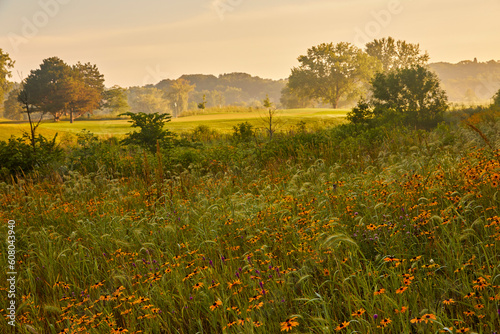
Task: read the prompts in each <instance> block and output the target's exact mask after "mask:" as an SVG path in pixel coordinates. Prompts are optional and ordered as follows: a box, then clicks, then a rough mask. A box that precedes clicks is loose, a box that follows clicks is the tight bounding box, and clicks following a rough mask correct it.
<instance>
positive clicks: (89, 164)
mask: <svg viewBox="0 0 500 334" xmlns="http://www.w3.org/2000/svg"><path fill="white" fill-rule="evenodd" d="M449 118H450V119H449V120H448V121H447V122H445V123H442V124H441V125H439V126H438V127H437V128H436V129H433V130H430V131H423V130H414V129H413V130H412V129H408V128H396V127H390V126H385V127H384V126H380V127H376V128H371V129H361V128H360V127H359V126H351V125H343V126H338V127H335V128H329V129H323V130H316V131H307V129H290V131H288V132H287V133H281V134H276V135H275V136H273V139H272V140H269V139H268V138H265V137H263V136H262V137H253V138H250V139H249V140H236V139H231V138H230V137H228V136H220V135H217V133H214V132H211V131H209V129H206V128H205V129H204V130H203V131H201V130H200V131H198V133H197V134H196V133H195V132H193V133H191V134H186V135H185V136H184V138H183V139H182V140H181V141H179V145H177V146H176V147H174V148H172V149H169V150H158V152H157V153H156V154H151V153H144V152H143V151H142V150H140V149H139V148H133V147H131V148H124V147H121V146H120V145H119V143H118V141H117V140H115V139H113V138H110V139H107V140H101V139H99V138H97V137H96V136H94V135H93V134H92V133H88V132H84V133H82V134H80V135H79V137H78V141H77V142H76V143H70V144H68V145H67V147H65V157H64V159H63V160H61V161H59V162H57V163H54V164H53V165H50V166H47V167H46V168H45V169H44V170H41V171H38V172H34V173H31V174H27V175H24V176H17V177H16V176H12V177H4V182H2V183H0V203H1V204H0V205H1V207H2V211H1V213H0V216H1V217H0V218H1V220H2V221H3V222H7V221H8V220H9V219H14V220H15V221H16V223H17V227H16V242H17V244H16V247H17V255H16V256H17V263H16V266H17V268H18V272H19V275H18V281H17V293H18V304H17V318H16V320H17V332H18V333H279V332H290V333H365V334H366V333H488V334H491V333H498V332H499V331H500V265H499V246H500V208H499V203H500V202H499V198H498V197H499V186H498V185H499V182H500V150H499V148H500V122H499V117H498V113H495V112H493V111H486V112H483V113H479V114H474V115H468V114H463V115H460V114H459V113H458V112H456V113H455V114H454V115H452V116H450V117H449ZM464 119H465V122H463V121H462V120H464ZM466 124H469V125H466ZM0 234H1V235H4V236H7V224H2V228H1V229H0ZM5 238H6V237H5ZM0 252H1V254H0V264H1V266H2V268H6V267H7V256H6V254H7V244H6V243H5V242H4V243H2V244H1V246H0ZM2 282H6V281H5V279H4V278H2ZM0 286H1V287H2V288H1V290H2V291H0V293H1V294H2V295H5V294H6V291H7V289H6V288H4V287H6V286H7V284H6V283H1V284H0ZM7 306H8V305H7V299H6V298H3V297H2V298H1V299H0V309H2V311H1V313H2V314H5V310H6V309H7ZM9 329H10V327H9V326H8V324H7V319H6V318H5V317H2V320H0V332H2V333H4V332H6V331H7V330H9Z"/></svg>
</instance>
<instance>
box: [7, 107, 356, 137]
mask: <svg viewBox="0 0 500 334" xmlns="http://www.w3.org/2000/svg"><path fill="white" fill-rule="evenodd" d="M348 111H349V110H348V109H287V110H278V111H276V125H277V129H278V131H279V130H282V131H283V130H288V129H293V128H294V127H296V126H297V125H298V124H299V122H301V121H302V122H304V123H305V124H306V127H308V128H318V127H324V126H328V125H336V124H340V123H342V122H344V118H345V116H346V114H347V112H348ZM265 118H266V111H264V110H260V111H255V112H245V113H223V114H222V113H217V114H208V115H196V116H187V117H180V118H177V119H172V121H171V122H170V123H169V124H168V128H169V129H170V130H171V131H173V132H175V133H182V132H189V131H191V130H193V129H194V128H196V127H197V126H199V125H202V124H203V125H207V126H209V127H210V128H212V129H214V130H217V131H219V132H222V133H230V132H231V131H232V129H233V126H235V125H237V124H239V123H242V122H249V123H250V124H252V125H253V126H254V127H255V128H256V129H259V128H265V127H266V121H265ZM83 129H86V130H88V131H90V132H92V133H94V134H96V135H98V136H102V137H110V136H118V137H120V136H123V135H125V134H126V133H128V132H130V131H133V129H132V128H131V127H130V123H129V122H128V120H126V119H114V120H100V119H94V120H92V119H88V120H84V119H81V120H77V121H76V122H74V123H73V124H71V123H69V121H67V120H63V121H61V122H59V123H54V122H53V121H45V122H43V123H42V124H41V125H40V128H39V129H38V133H40V134H42V135H44V136H53V135H55V134H56V133H58V134H59V136H60V137H59V138H62V137H64V136H67V135H71V134H76V133H79V132H81V131H82V130H83ZM23 131H29V124H28V123H19V122H5V123H1V124H0V140H7V139H8V138H9V137H10V136H12V135H15V136H19V135H21V134H22V133H23Z"/></svg>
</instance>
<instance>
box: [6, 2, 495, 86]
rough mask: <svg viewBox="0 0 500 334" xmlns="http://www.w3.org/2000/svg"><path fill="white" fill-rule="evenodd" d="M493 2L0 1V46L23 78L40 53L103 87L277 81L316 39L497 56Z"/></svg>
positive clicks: (452, 55)
mask: <svg viewBox="0 0 500 334" xmlns="http://www.w3.org/2000/svg"><path fill="white" fill-rule="evenodd" d="M499 13H500V0H476V1H471V0H432V1H431V0H419V1H417V0H178V1H173V0H142V1H138V0H134V1H132V0H85V1H83V0H39V1H36V0H0V48H2V49H3V50H4V51H6V52H8V53H9V54H10V56H11V58H13V59H14V60H15V61H16V67H15V70H14V71H15V72H14V75H15V78H14V79H15V80H16V81H20V80H19V75H18V74H17V73H18V72H19V73H20V75H21V76H22V77H26V76H27V75H28V74H29V71H30V70H32V69H35V68H38V66H39V64H40V63H41V62H42V60H43V59H45V58H48V57H52V56H57V57H60V58H62V59H63V60H64V61H66V62H67V63H68V64H70V65H72V64H74V63H76V62H77V61H81V62H91V63H93V64H96V65H97V66H98V68H99V69H100V71H101V73H103V74H104V76H105V79H106V85H107V86H112V85H115V84H118V85H121V86H132V85H143V84H146V83H156V82H158V81H160V80H161V79H164V78H171V79H176V78H178V77H179V76H180V75H182V74H195V73H203V74H215V75H218V74H221V73H229V72H247V73H250V74H252V75H258V76H260V77H264V78H273V79H280V78H286V77H288V75H289V74H290V69H291V68H292V67H294V66H297V65H298V62H297V57H298V56H299V55H302V54H305V53H306V52H307V49H308V48H310V47H311V46H314V45H318V44H320V43H324V42H334V43H337V42H341V41H346V42H351V43H354V44H356V45H357V46H359V47H362V46H363V45H364V44H365V43H366V42H369V41H371V40H373V39H375V38H383V37H387V36H392V37H394V38H396V39H404V40H406V41H408V42H412V43H419V44H420V47H421V48H422V49H423V50H427V51H428V52H429V54H430V56H431V61H433V62H434V61H448V62H458V61H460V60H464V59H473V58H474V57H477V58H478V60H479V61H487V60H491V59H495V60H500V33H499V32H500V20H499V19H498V14H499Z"/></svg>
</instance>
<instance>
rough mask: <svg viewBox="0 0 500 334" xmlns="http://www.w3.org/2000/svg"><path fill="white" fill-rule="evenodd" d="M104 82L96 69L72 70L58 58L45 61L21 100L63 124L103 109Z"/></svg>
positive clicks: (79, 66) (29, 79) (26, 83)
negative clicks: (67, 119)
mask: <svg viewBox="0 0 500 334" xmlns="http://www.w3.org/2000/svg"><path fill="white" fill-rule="evenodd" d="M103 91H104V78H103V75H102V74H100V73H99V70H98V69H97V67H96V66H95V65H92V64H90V63H87V64H81V63H78V64H76V65H74V66H69V65H68V64H66V63H65V62H64V61H63V60H61V59H60V58H58V57H52V58H47V59H45V60H43V62H42V64H41V65H40V68H39V69H37V70H32V71H31V73H30V75H29V76H28V77H27V78H26V80H25V81H24V84H23V90H22V91H21V93H20V94H19V99H20V101H21V102H23V103H24V104H29V105H31V106H32V108H33V110H39V111H41V112H44V113H50V114H52V116H53V117H54V120H55V121H56V122H57V121H59V119H60V117H61V116H63V115H68V114H69V115H70V121H71V122H73V120H74V119H75V118H76V117H79V116H81V115H84V114H85V113H92V112H93V111H94V110H95V109H97V108H99V106H100V103H101V101H102V94H103Z"/></svg>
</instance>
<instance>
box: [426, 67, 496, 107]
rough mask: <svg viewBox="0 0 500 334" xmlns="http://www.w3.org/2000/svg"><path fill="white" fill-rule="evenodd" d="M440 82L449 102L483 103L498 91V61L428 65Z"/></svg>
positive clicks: (488, 100)
mask: <svg viewBox="0 0 500 334" xmlns="http://www.w3.org/2000/svg"><path fill="white" fill-rule="evenodd" d="M429 66H430V68H431V69H432V70H433V71H434V72H436V74H437V75H438V76H439V78H440V79H441V82H442V87H443V89H444V90H446V93H447V94H448V99H449V101H450V102H456V103H469V104H475V103H485V102H490V101H491V100H490V99H491V98H492V96H493V95H494V94H495V93H496V92H497V91H498V90H499V89H500V61H495V60H490V61H488V62H478V61H477V60H476V59H474V60H473V61H471V60H464V61H461V62H459V63H457V64H450V63H444V62H440V63H433V64H430V65H429Z"/></svg>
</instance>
